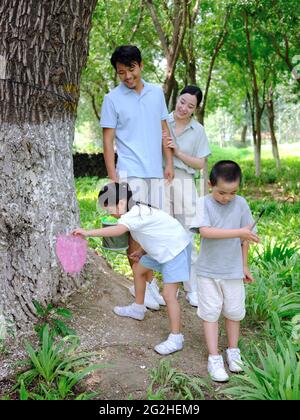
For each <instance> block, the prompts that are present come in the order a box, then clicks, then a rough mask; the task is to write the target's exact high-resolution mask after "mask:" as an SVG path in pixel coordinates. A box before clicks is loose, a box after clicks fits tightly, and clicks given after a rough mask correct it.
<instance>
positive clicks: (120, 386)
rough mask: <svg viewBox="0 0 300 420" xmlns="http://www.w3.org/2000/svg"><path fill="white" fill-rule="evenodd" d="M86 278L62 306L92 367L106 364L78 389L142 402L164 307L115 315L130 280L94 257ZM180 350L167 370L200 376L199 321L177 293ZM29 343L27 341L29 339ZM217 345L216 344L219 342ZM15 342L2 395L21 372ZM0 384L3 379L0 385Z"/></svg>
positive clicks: (4, 365)
mask: <svg viewBox="0 0 300 420" xmlns="http://www.w3.org/2000/svg"><path fill="white" fill-rule="evenodd" d="M86 271H87V272H88V277H89V279H90V281H89V283H87V287H86V290H81V291H78V292H76V293H75V294H74V295H73V296H72V297H70V298H69V299H68V300H67V302H66V303H65V304H64V306H66V307H67V308H69V309H70V310H71V311H72V313H73V320H72V327H73V328H74V329H75V330H76V331H77V334H78V335H79V337H80V340H81V343H82V344H81V349H82V350H86V351H95V352H96V354H97V356H96V357H94V358H93V360H92V362H93V363H103V364H109V367H105V368H103V369H101V370H98V371H96V372H94V373H92V374H90V375H89V376H88V377H87V379H85V382H84V383H83V384H82V388H83V390H87V391H96V392H99V397H98V398H99V399H101V400H102V399H107V400H111V399H128V398H129V397H131V398H133V399H145V397H146V390H147V387H148V386H149V384H150V377H149V369H150V368H153V367H157V366H158V364H159V361H160V360H161V359H162V356H160V355H158V354H157V353H155V351H154V350H153V347H154V346H155V345H156V344H158V343H160V342H161V341H163V340H165V339H166V337H167V336H168V334H169V329H168V317H167V310H166V307H161V309H160V310H159V311H148V312H147V314H146V317H145V319H144V321H136V320H133V319H126V318H121V317H118V316H117V315H115V314H114V313H113V311H112V308H113V307H114V306H115V305H120V304H121V305H123V304H124V305H125V304H128V303H130V302H132V299H133V298H132V297H131V295H130V293H129V291H128V287H129V286H130V285H131V284H132V283H131V281H130V280H128V279H126V278H125V277H123V276H121V275H119V274H117V273H115V272H114V271H113V270H112V269H111V268H110V267H109V266H108V264H107V263H106V262H105V260H104V259H103V258H101V257H99V256H93V257H92V260H90V262H89V264H88V267H87V269H86ZM179 300H180V303H181V305H182V323H183V332H184V335H185V347H184V349H183V351H180V352H177V353H175V354H174V355H171V356H167V357H168V359H169V360H170V361H171V364H172V367H175V368H176V369H177V370H179V371H181V372H184V373H187V374H188V375H199V376H206V363H207V362H206V357H207V353H206V349H205V345H204V337H203V331H202V329H201V322H200V320H199V318H198V317H197V315H196V308H192V307H191V306H190V305H189V304H188V303H187V302H186V300H185V297H184V293H183V292H182V291H181V293H180V295H179ZM29 338H30V340H32V337H29ZM221 344H222V343H221ZM22 347H23V345H22V343H21V341H20V342H19V345H17V346H15V347H14V348H13V349H12V351H10V353H9V354H7V355H2V357H1V359H0V365H1V366H0V389H1V391H2V392H0V394H2V395H3V394H4V393H5V392H4V391H5V388H7V390H6V391H8V388H9V385H11V379H12V378H13V377H14V375H15V372H16V369H17V370H24V366H20V363H19V362H18V360H19V359H24V357H25V355H24V351H23V350H19V348H20V349H21V348H22ZM1 380H3V381H2V382H1Z"/></svg>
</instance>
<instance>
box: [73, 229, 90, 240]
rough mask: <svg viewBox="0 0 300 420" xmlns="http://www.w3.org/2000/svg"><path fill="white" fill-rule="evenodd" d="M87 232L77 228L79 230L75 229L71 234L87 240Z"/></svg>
mask: <svg viewBox="0 0 300 420" xmlns="http://www.w3.org/2000/svg"><path fill="white" fill-rule="evenodd" d="M87 232H88V231H87V230H85V229H82V228H77V229H74V230H73V231H72V232H71V235H74V236H81V237H82V238H85V237H87V236H88V234H87Z"/></svg>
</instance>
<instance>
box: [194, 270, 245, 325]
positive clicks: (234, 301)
mask: <svg viewBox="0 0 300 420" xmlns="http://www.w3.org/2000/svg"><path fill="white" fill-rule="evenodd" d="M197 290H198V311H197V315H198V316H199V317H200V318H201V319H203V320H204V321H207V322H216V321H218V319H219V317H220V315H221V314H223V315H224V317H225V318H227V319H230V320H231V321H241V320H242V319H243V318H244V317H245V287H244V282H243V280H242V279H241V280H222V279H211V278H207V277H201V276H198V277H197Z"/></svg>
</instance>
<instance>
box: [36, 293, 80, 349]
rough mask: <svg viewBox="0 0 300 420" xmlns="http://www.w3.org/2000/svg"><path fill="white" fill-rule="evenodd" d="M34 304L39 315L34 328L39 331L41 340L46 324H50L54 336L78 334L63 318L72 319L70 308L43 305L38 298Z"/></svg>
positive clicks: (51, 333) (50, 331) (50, 330)
mask: <svg viewBox="0 0 300 420" xmlns="http://www.w3.org/2000/svg"><path fill="white" fill-rule="evenodd" d="M33 304H34V307H35V309H36V313H37V316H38V320H37V322H36V323H35V327H34V329H35V331H36V332H37V333H38V336H39V339H40V341H42V337H43V333H44V329H45V327H46V326H49V333H50V335H51V336H52V337H56V336H62V337H66V336H68V335H76V332H75V331H74V330H73V329H71V328H69V327H68V326H67V325H66V323H65V322H64V321H63V320H62V319H61V318H63V319H67V320H70V319H72V314H71V312H70V311H69V310H67V309H65V308H56V307H54V306H53V305H51V304H49V305H47V306H46V307H43V306H42V305H41V304H40V303H39V302H37V301H36V300H35V301H33Z"/></svg>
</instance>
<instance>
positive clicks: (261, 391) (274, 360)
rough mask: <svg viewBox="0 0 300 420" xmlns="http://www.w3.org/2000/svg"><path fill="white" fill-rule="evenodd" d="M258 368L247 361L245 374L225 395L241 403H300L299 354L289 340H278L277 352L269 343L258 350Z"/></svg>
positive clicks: (239, 377) (236, 380)
mask: <svg viewBox="0 0 300 420" xmlns="http://www.w3.org/2000/svg"><path fill="white" fill-rule="evenodd" d="M256 352H257V354H258V360H259V365H260V366H259V367H258V366H257V365H255V364H254V363H252V362H250V361H249V360H245V364H244V375H241V376H237V377H236V378H235V386H233V387H230V388H227V389H226V390H225V391H224V390H223V391H222V393H223V394H225V395H232V396H234V397H235V398H236V399H240V400H300V360H299V357H300V354H299V349H298V348H297V346H295V345H294V344H293V343H292V342H291V341H290V340H287V339H277V342H276V348H275V351H274V350H273V349H272V347H271V346H270V345H269V344H268V343H266V344H265V350H264V352H262V351H260V350H259V349H258V348H256Z"/></svg>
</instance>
